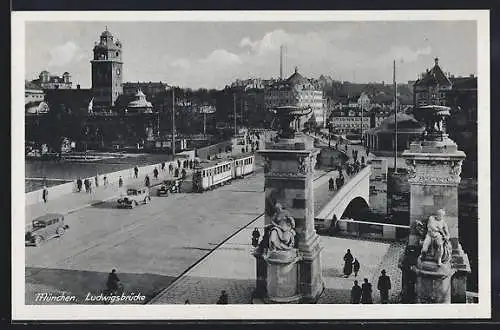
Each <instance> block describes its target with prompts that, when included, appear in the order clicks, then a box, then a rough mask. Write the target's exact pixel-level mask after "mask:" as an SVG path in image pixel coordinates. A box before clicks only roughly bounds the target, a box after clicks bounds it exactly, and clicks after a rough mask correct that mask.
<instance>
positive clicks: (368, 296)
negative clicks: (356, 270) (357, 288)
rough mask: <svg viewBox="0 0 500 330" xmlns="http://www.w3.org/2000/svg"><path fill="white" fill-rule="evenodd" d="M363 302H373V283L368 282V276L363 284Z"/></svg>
mask: <svg viewBox="0 0 500 330" xmlns="http://www.w3.org/2000/svg"><path fill="white" fill-rule="evenodd" d="M361 303H362V304H373V300H372V284H371V283H369V282H368V279H367V278H365V279H364V283H363V284H362V285H361Z"/></svg>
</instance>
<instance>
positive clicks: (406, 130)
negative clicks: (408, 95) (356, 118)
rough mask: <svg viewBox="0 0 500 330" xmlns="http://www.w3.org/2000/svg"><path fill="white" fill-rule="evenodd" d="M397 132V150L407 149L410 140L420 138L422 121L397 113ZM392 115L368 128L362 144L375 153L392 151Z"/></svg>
mask: <svg viewBox="0 0 500 330" xmlns="http://www.w3.org/2000/svg"><path fill="white" fill-rule="evenodd" d="M396 121H397V134H398V148H397V150H398V152H399V151H403V150H405V149H408V148H409V146H410V142H411V141H413V140H414V139H416V138H420V137H421V136H422V134H423V132H424V130H425V127H424V125H423V124H422V123H420V122H419V121H417V120H416V119H415V118H414V117H413V116H410V115H407V114H404V113H398V114H397V116H396ZM395 127H396V126H395V123H394V115H392V116H389V117H387V118H385V119H384V120H383V121H382V122H381V124H380V125H379V126H378V127H375V128H372V129H369V130H368V131H366V133H365V134H364V144H365V146H366V147H368V148H369V149H370V151H371V152H373V153H375V154H380V155H383V154H384V153H385V152H394V132H395Z"/></svg>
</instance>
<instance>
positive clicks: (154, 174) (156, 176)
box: [153, 167, 158, 180]
mask: <svg viewBox="0 0 500 330" xmlns="http://www.w3.org/2000/svg"><path fill="white" fill-rule="evenodd" d="M153 176H154V177H155V180H158V169H157V168H156V167H155V168H154V170H153Z"/></svg>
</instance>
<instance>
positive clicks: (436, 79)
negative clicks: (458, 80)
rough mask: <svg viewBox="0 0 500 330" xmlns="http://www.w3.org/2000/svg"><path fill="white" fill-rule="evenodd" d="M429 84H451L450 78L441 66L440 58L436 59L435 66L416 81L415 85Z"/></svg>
mask: <svg viewBox="0 0 500 330" xmlns="http://www.w3.org/2000/svg"><path fill="white" fill-rule="evenodd" d="M428 85H451V81H450V79H448V77H446V75H445V74H444V72H443V70H442V69H441V67H440V66H439V59H438V58H437V57H436V58H435V59H434V67H433V68H432V69H430V70H427V72H426V73H425V74H424V75H423V77H422V78H421V79H419V80H417V81H416V82H415V86H428Z"/></svg>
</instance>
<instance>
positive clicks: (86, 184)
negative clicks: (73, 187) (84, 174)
mask: <svg viewBox="0 0 500 330" xmlns="http://www.w3.org/2000/svg"><path fill="white" fill-rule="evenodd" d="M83 185H84V186H85V192H86V193H88V192H89V179H85V180H83Z"/></svg>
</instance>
